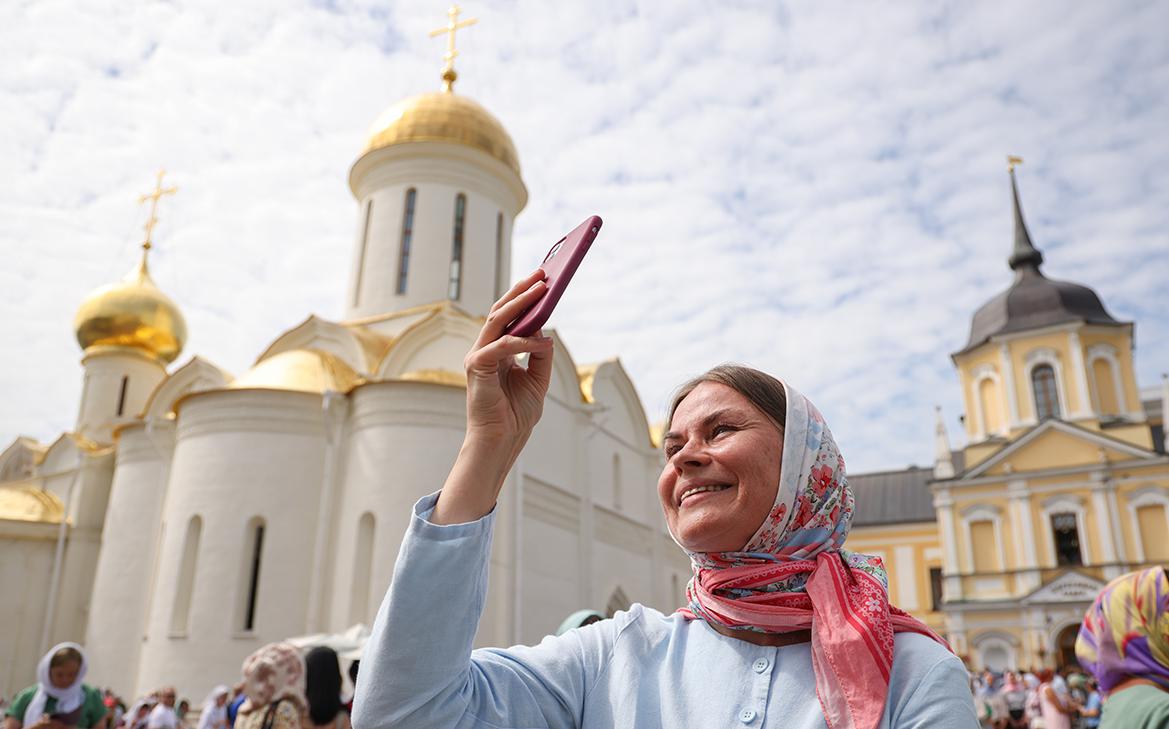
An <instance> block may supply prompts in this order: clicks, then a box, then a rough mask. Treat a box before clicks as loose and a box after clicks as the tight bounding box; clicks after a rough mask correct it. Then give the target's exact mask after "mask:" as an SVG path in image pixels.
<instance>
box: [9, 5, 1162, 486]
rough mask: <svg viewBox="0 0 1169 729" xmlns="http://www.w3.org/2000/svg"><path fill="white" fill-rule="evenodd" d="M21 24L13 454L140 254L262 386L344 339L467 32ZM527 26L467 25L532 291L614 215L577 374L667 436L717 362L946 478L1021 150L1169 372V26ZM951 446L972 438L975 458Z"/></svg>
mask: <svg viewBox="0 0 1169 729" xmlns="http://www.w3.org/2000/svg"><path fill="white" fill-rule="evenodd" d="M132 5H133V7H128V6H126V4H124V3H121V4H119V3H114V2H108V3H98V2H92V3H72V2H61V1H54V0H40V1H39V2H37V3H32V4H23V5H20V4H10V5H9V6H6V7H4V8H2V9H0V28H2V29H3V30H0V122H2V123H3V125H4V128H5V130H6V133H5V134H4V135H2V136H0V161H2V165H3V170H4V174H3V175H0V253H3V255H4V260H5V261H6V262H7V265H6V266H4V267H3V270H0V287H2V288H0V291H2V293H0V301H3V303H4V316H3V317H2V318H0V341H3V342H4V343H5V345H4V346H5V354H6V356H5V357H3V358H2V360H0V392H2V393H4V397H5V399H6V407H5V408H3V409H2V410H0V441H3V442H8V441H9V440H11V438H13V437H15V436H16V435H17V434H19V433H27V434H29V435H33V436H36V437H39V438H42V439H49V438H51V437H53V435H54V434H55V433H57V432H59V431H61V430H65V429H68V428H69V427H70V426H71V425H72V422H73V417H74V415H75V412H76V407H77V396H78V393H79V389H80V380H81V370H80V366H79V364H78V361H79V356H80V353H79V351H78V350H77V347H76V344H75V343H74V342H72V341H71V332H70V322H71V320H72V316H73V313H74V311H75V310H76V307H77V305H78V304H79V303H80V301H81V299H82V297H83V296H84V295H85V293H87V292H88V291H89V290H91V289H92V288H94V287H96V286H98V285H100V284H102V283H106V282H109V281H112V280H114V279H115V278H117V277H118V276H120V275H122V274H123V273H124V272H125V271H126V270H128V269H129V268H130V267H131V265H132V264H133V262H134V260H135V258H136V255H137V254H136V249H135V245H136V242H137V240H138V238H139V235H140V226H141V222H142V213H141V211H139V210H137V209H136V208H135V205H134V202H133V201H134V198H135V196H136V195H137V194H138V193H139V192H141V191H143V190H144V189H146V187H147V186H148V185H149V183H150V182H151V180H152V174H153V172H154V170H155V169H156V168H157V167H158V166H159V165H160V164H163V165H166V166H167V168H168V169H169V170H170V171H171V172H170V178H169V179H170V180H171V181H172V182H174V183H175V184H178V185H179V187H180V188H181V192H180V194H179V196H178V197H177V198H175V199H173V200H167V201H166V202H164V203H163V208H162V211H161V214H160V218H161V219H162V223H161V225H160V227H159V235H158V242H159V246H158V248H157V251H156V253H155V254H154V256H153V258H152V261H153V269H154V272H155V278H156V280H157V281H158V283H159V285H160V286H161V287H162V288H163V289H164V290H165V291H167V292H168V293H169V294H170V295H171V296H172V297H173V298H174V299H175V300H176V301H177V302H178V303H179V304H180V306H181V307H182V309H183V311H184V312H185V314H186V317H187V320H188V325H189V329H190V333H191V338H190V342H189V344H188V347H187V351H186V353H185V354H184V358H185V357H186V356H189V355H190V354H193V353H196V352H197V353H199V354H200V355H202V356H204V357H206V358H208V359H210V360H212V361H214V362H216V363H217V364H219V365H221V366H223V367H225V368H226V369H228V370H229V371H232V372H235V373H239V372H241V371H243V370H244V369H246V368H247V367H248V366H250V364H251V362H252V361H253V360H254V358H255V357H256V356H257V355H258V354H259V353H260V352H261V351H263V349H264V348H265V347H266V346H267V344H268V343H269V342H270V341H271V340H272V338H274V337H275V336H276V335H277V334H279V333H280V332H281V331H283V330H284V329H285V328H287V327H288V326H291V325H293V324H295V323H297V322H298V321H300V320H301V319H303V318H304V316H305V315H307V314H308V313H312V312H315V313H319V314H321V315H324V316H327V317H333V318H335V317H337V316H338V315H339V314H340V312H341V306H342V299H343V297H344V293H345V287H346V284H347V277H348V273H349V266H350V262H349V258H350V255H351V251H352V236H353V231H354V229H355V219H356V215H355V213H356V209H355V205H354V203H353V201H352V198H351V196H350V195H349V192H348V189H347V181H346V176H347V172H348V166H349V165H350V164H351V163H352V160H353V158H354V157H355V155H356V153H357V152H358V150H359V148H360V144H361V141H362V138H363V134H364V132H365V129H366V127H367V126H368V124H369V123H371V122H372V121H373V119H374V118H375V117H376V115H377V114H378V112H379V111H381V110H382V109H383V108H385V107H386V106H388V105H389V104H390V103H392V102H394V101H396V100H397V99H399V98H402V97H404V96H408V95H412V94H415V93H419V92H422V91H429V90H432V89H434V88H435V87H436V86H437V81H438V68H439V66H440V64H441V60H440V56H441V51H442V49H441V41H438V40H433V41H432V40H429V39H428V38H427V37H426V33H427V31H429V30H430V29H432V28H434V27H437V26H439V25H442V24H443V22H444V16H443V8H442V7H441V6H435V5H433V4H431V3H420V2H408V3H403V4H393V5H387V4H385V3H382V2H372V1H371V2H334V3H299V4H298V3H288V2H274V1H271V2H250V3H239V2H199V3H190V2H175V3H167V4H132ZM727 5H728V6H727V7H721V8H720V7H717V6H712V5H710V4H709V3H705V4H698V3H669V4H661V3H650V4H641V5H638V4H636V3H618V2H610V3H556V4H548V3H534V2H520V3H515V2H511V3H504V2H488V3H482V4H480V5H478V6H475V5H473V4H472V5H468V6H466V10H467V11H468V13H469V14H471V15H475V16H478V17H480V19H481V22H480V24H479V25H478V26H476V27H475V28H472V29H470V30H469V31H467V32H466V33H463V34H461V35H460V40H459V46H460V49H461V55H460V57H459V61H458V67H459V72H460V81H459V83H458V85H457V89H458V91H459V92H461V93H466V94H468V95H470V96H472V97H474V98H476V99H477V100H478V101H480V102H481V103H483V104H484V105H485V106H486V107H487V108H488V109H490V110H491V111H492V112H493V113H494V114H495V115H496V116H498V117H499V118H500V119H501V121H503V123H504V124H505V126H506V127H507V128H508V130H509V131H510V133H511V134H512V136H513V138H514V139H515V141H516V144H517V146H518V148H519V152H520V157H521V163H522V166H523V170H524V177H525V181H526V182H527V185H528V187H529V190H530V192H531V200H530V202H529V205H528V208H527V210H525V212H524V213H523V214H522V216H521V217H520V218H519V219H518V221H517V225H516V230H515V240H514V245H515V254H514V261H515V266H516V270H515V271H514V272H513V273H515V274H516V275H519V274H521V273H522V272H523V271H525V270H527V268H529V267H531V266H534V265H535V264H536V263H537V262H538V261H539V259H540V257H541V256H542V255H543V253H544V252H545V250H546V249H547V246H548V244H549V243H550V242H551V241H552V240H553V239H554V237H555V236H557V235H559V234H560V233H561V232H563V230H565V229H567V228H568V227H570V226H572V225H574V224H575V223H576V222H577V221H578V220H579V219H580V218H582V217H584V215H585V214H587V213H590V212H594V211H595V212H598V213H600V214H601V215H602V216H603V217H604V218H605V221H606V228H605V231H604V233H603V234H602V238H601V239H600V240H599V242H598V243H597V246H596V248H595V251H594V253H593V254H591V255H590V257H589V259H588V261H587V262H586V264H585V266H584V268H582V270H581V272H580V274H578V280H577V281H576V282H575V283H574V286H573V288H572V290H571V291H570V292H569V294H568V295H567V296H566V297H565V299H564V301H563V304H562V307H561V309H560V310H559V311H558V312H557V315H556V318H555V324H556V326H557V327H558V328H559V330H560V331H561V334H562V335H563V336H564V337H565V339H566V340H567V341H568V343H569V346H570V347H571V348H572V354H573V355H574V357H575V358H576V359H577V360H578V361H582V362H583V361H590V360H597V359H602V358H605V357H608V356H612V355H613V354H619V355H620V356H621V357H622V359H623V361H624V362H625V363H626V366H627V368H628V369H629V371H630V373H631V375H632V377H633V378H634V381H635V383H636V384H637V386H638V388H639V390H640V392H641V394H642V397H643V400H644V402H645V404H646V406H647V409H648V410H649V415H650V418H651V419H656V418H657V417H659V416H660V414H661V413H662V411H663V409H664V407H665V402H666V398H667V396H668V393H669V391H670V390H671V388H672V387H673V386H674V385H675V384H677V383H678V382H679V381H680V380H682V379H684V378H685V377H687V376H689V375H692V374H694V373H696V372H697V371H700V370H701V369H703V368H705V367H707V366H709V365H711V364H714V363H716V362H719V361H723V360H738V361H747V362H751V363H754V364H757V365H759V366H761V367H764V368H766V369H769V370H771V371H773V372H775V373H777V374H779V375H781V376H784V377H788V378H790V379H791V380H792V381H793V382H794V383H795V384H796V385H797V386H798V387H799V388H800V389H802V390H803V391H804V392H805V393H807V394H808V395H809V396H810V397H812V398H813V400H815V401H816V402H817V404H818V405H819V406H820V408H821V410H823V411H824V412H825V414H826V416H827V417H828V419H829V422H831V423H832V424H833V428H834V430H835V431H836V432H837V435H838V437H839V439H840V440H841V442H842V444H843V447H844V449H845V453H846V455H847V456H848V458H849V462H850V465H851V467H852V469H853V470H858V469H859V470H867V469H873V468H879V467H896V466H900V465H904V464H906V463H909V462H917V463H919V464H925V463H928V462H929V461H930V460H931V459H932V453H933V440H932V433H933V405H934V404H935V403H940V404H942V405H943V406H944V408H945V412H946V415H947V420H948V422H949V423H950V424H951V426H952V427H951V434H952V435H955V436H956V435H957V433H958V431H959V428H958V427H957V424H956V423H955V419H956V417H957V415H958V414H959V412H960V410H961V403H960V397H959V393H958V391H957V383H956V377H955V376H954V374H953V370H952V367H951V365H950V363H949V358H948V355H949V353H950V352H952V351H955V350H957V349H959V348H961V347H962V345H963V344H964V343H965V341H966V337H967V335H968V332H969V324H970V317H971V315H972V314H973V312H974V310H975V309H976V308H977V307H978V306H979V305H980V304H981V303H983V302H984V301H986V300H987V299H989V298H990V297H991V296H993V295H994V294H996V293H997V292H998V291H1000V290H1002V289H1003V288H1004V287H1005V286H1006V285H1007V284H1008V283H1009V281H1010V275H1009V271H1008V270H1007V268H1006V265H1005V259H1006V256H1007V254H1008V252H1009V247H1010V241H1011V235H1012V232H1011V218H1010V208H1009V197H1008V188H1007V180H1006V176H1005V173H1004V169H1003V168H1004V156H1005V155H1006V154H1007V153H1016V154H1022V155H1023V156H1025V157H1026V158H1027V160H1028V161H1027V164H1026V165H1025V166H1024V167H1023V168H1022V169H1021V171H1020V184H1021V187H1022V192H1023V199H1024V206H1025V212H1026V215H1027V219H1028V222H1029V224H1030V226H1031V232H1032V235H1033V237H1034V239H1035V241H1036V243H1037V244H1038V245H1039V246H1040V247H1041V248H1042V249H1043V250H1044V253H1045V255H1046V256H1047V261H1048V263H1047V265H1046V267H1045V271H1047V272H1048V273H1049V275H1051V276H1052V277H1055V278H1064V279H1070V280H1074V281H1078V282H1081V283H1085V284H1088V285H1091V286H1092V287H1093V288H1095V289H1096V290H1097V291H1098V292H1099V293H1100V295H1101V296H1102V298H1103V299H1104V301H1105V303H1106V305H1107V306H1108V307H1109V309H1110V311H1112V313H1113V314H1114V315H1116V316H1117V317H1118V318H1121V319H1131V320H1134V321H1136V322H1137V343H1138V348H1137V350H1136V364H1137V371H1138V377H1139V379H1140V381H1141V382H1142V383H1144V384H1145V385H1149V384H1151V383H1154V382H1155V381H1156V377H1157V375H1158V373H1159V372H1161V371H1162V370H1164V369H1166V363H1167V362H1169V309H1167V307H1165V305H1164V303H1163V302H1164V293H1163V288H1164V282H1165V281H1166V280H1167V279H1169V234H1166V232H1165V231H1166V230H1169V138H1167V137H1166V135H1165V134H1164V130H1165V129H1166V128H1167V127H1169V100H1167V99H1166V97H1165V95H1164V94H1163V93H1162V90H1163V88H1164V86H1165V82H1166V80H1167V78H1169V46H1166V44H1165V43H1164V42H1163V38H1162V35H1163V33H1162V29H1163V28H1165V27H1169V9H1166V7H1165V6H1164V4H1159V3H1153V2H1149V3H1137V2H1132V3H1121V4H1116V3H1113V4H1083V5H1073V6H1068V5H1067V4H1064V3H1057V2H1034V3H1026V4H1022V5H1020V4H1018V3H1005V2H1002V3H976V4H970V3H967V4H945V5H931V4H922V5H907V4H901V5H894V6H889V5H882V6H875V5H874V6H869V5H859V6H858V5H855V4H849V5H847V6H845V5H842V4H836V3H793V4H791V5H787V6H784V7H782V8H778V9H777V8H774V7H772V5H773V4H771V3H736V4H734V5H735V6H734V7H730V4H727ZM956 440H957V438H956Z"/></svg>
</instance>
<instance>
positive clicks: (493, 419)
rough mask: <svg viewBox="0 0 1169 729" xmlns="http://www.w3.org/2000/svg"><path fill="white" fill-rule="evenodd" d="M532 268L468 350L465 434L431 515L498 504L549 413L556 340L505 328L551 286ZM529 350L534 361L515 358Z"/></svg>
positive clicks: (471, 512)
mask: <svg viewBox="0 0 1169 729" xmlns="http://www.w3.org/2000/svg"><path fill="white" fill-rule="evenodd" d="M543 276H544V274H543V272H542V271H540V270H539V269H537V270H535V271H533V272H532V273H531V274H529V275H528V277H527V278H525V279H523V280H521V281H520V282H518V283H517V284H516V285H515V286H513V287H512V288H511V290H510V291H508V292H507V293H506V294H504V296H503V298H502V299H500V300H499V301H497V302H495V305H494V306H492V307H491V311H490V312H489V313H488V315H487V321H486V322H484V324H483V328H482V329H481V330H480V331H479V338H478V339H477V340H476V341H475V344H474V345H473V346H472V347H471V351H470V352H468V353H467V357H466V359H464V361H463V366H464V368H465V369H466V371H467V435H466V437H465V438H464V440H463V447H462V448H461V449H460V450H459V455H458V458H456V459H455V465H454V467H453V468H451V472H450V475H448V476H447V480H446V483H445V484H444V485H443V487H442V492H441V495H440V496H439V499H438V505H437V506H435V508H434V514H433V515H432V516H431V521H433V522H434V523H435V524H465V523H469V522H472V521H475V520H477V519H481V518H483V517H484V516H485V515H487V514H488V513H489V512H490V511H491V510H492V509H494V508H495V502H496V499H497V498H498V496H499V491H500V489H502V488H503V481H504V479H505V478H507V472H508V471H510V470H511V467H512V464H514V463H515V460H516V458H517V457H519V454H520V451H521V450H523V448H524V444H525V443H527V442H528V437H529V436H530V435H531V434H532V429H533V428H535V427H536V423H537V422H539V420H540V415H541V414H542V413H543V412H544V396H545V395H546V394H547V393H548V383H549V382H550V381H551V378H552V340H551V339H549V338H547V337H544V336H536V337H513V336H509V335H504V333H503V330H504V328H506V327H507V325H508V324H509V323H511V321H512V320H513V319H515V318H516V317H517V316H518V315H519V314H520V313H521V312H523V311H524V309H526V308H528V306H530V305H531V304H533V303H535V302H536V301H538V300H539V299H540V297H541V296H543V295H544V293H545V292H546V290H547V286H545V284H544V281H543ZM523 354H527V355H528V366H527V367H526V368H524V367H520V366H519V365H517V364H516V359H515V358H516V357H517V356H519V355H523Z"/></svg>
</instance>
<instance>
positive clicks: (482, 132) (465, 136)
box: [363, 91, 520, 175]
mask: <svg viewBox="0 0 1169 729" xmlns="http://www.w3.org/2000/svg"><path fill="white" fill-rule="evenodd" d="M410 142H448V143H453V144H463V145H466V146H468V147H473V148H474V149H478V150H480V151H482V152H486V153H487V154H489V155H491V156H492V157H494V158H495V159H497V160H499V161H500V162H502V163H504V164H505V165H507V166H508V167H509V168H511V170H512V172H515V173H516V174H517V175H518V174H520V161H519V155H518V154H516V148H515V144H514V143H513V142H512V141H511V137H510V136H508V134H507V131H505V130H504V128H503V125H502V124H500V123H499V120H498V119H496V118H495V117H494V116H492V115H491V112H489V111H487V110H486V109H484V108H483V107H482V106H480V105H479V104H478V103H476V102H474V101H472V100H471V99H468V98H467V97H465V96H460V95H458V94H455V93H454V92H452V91H437V92H434V93H430V94H420V95H418V96H412V97H410V98H408V99H403V100H402V101H399V102H398V103H397V104H394V105H393V106H391V107H390V108H389V109H386V111H384V112H382V114H381V116H379V117H378V118H377V121H375V122H374V123H373V126H372V127H370V132H369V137H368V138H367V140H366V143H365V149H364V150H363V154H365V153H368V152H372V151H374V150H375V149H382V148H385V147H392V146H394V145H397V144H407V143H410Z"/></svg>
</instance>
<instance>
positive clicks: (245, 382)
mask: <svg viewBox="0 0 1169 729" xmlns="http://www.w3.org/2000/svg"><path fill="white" fill-rule="evenodd" d="M360 380H361V377H360V376H359V375H358V374H357V373H356V372H354V371H353V368H352V367H350V366H349V365H347V364H345V362H344V361H342V360H341V359H340V358H338V357H336V356H334V355H332V354H329V353H328V352H319V351H317V350H313V349H292V350H289V351H287V352H281V353H280V354H278V355H275V356H273V357H269V358H268V359H265V360H263V361H261V362H257V363H256V365H255V366H254V367H252V368H251V369H250V370H248V371H247V372H245V373H244V374H243V375H241V376H240V377H239V378H238V379H236V380H235V381H234V382H232V383H231V384H230V385H229V386H228V387H229V388H230V389H232V390H296V391H298V392H313V393H323V392H325V391H326V390H333V391H334V392H349V391H350V390H352V389H353V386H354V385H356V384H357V383H358V382H360Z"/></svg>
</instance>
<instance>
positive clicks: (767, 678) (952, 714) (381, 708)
mask: <svg viewBox="0 0 1169 729" xmlns="http://www.w3.org/2000/svg"><path fill="white" fill-rule="evenodd" d="M436 499H437V494H433V495H431V496H427V497H425V498H423V499H422V500H420V501H419V502H418V503H417V504H416V505H415V506H414V518H413V519H412V521H411V524H410V527H409V529H408V530H407V533H406V537H405V539H404V540H403V542H402V548H401V551H400V552H399V555H398V562H397V564H396V565H395V567H394V578H393V582H392V583H391V585H390V589H389V590H388V591H387V593H386V597H385V600H384V601H383V602H382V606H381V609H380V610H379V611H378V615H377V620H376V621H375V623H374V627H373V633H372V635H371V636H370V638H369V642H368V643H367V644H366V647H365V652H364V655H363V656H362V659H361V675H360V677H359V679H358V682H357V695H356V700H355V701H354V704H353V726H354V727H355V729H390V727H394V728H395V729H406V728H413V727H442V728H443V729H449V728H451V727H517V728H519V727H523V728H525V729H527V728H529V727H530V728H535V727H548V728H552V727H580V728H581V729H594V728H595V729H602V728H604V729H610V728H611V727H639V728H644V727H670V728H674V727H742V728H743V729H756V728H759V727H783V729H824V727H825V723H824V716H823V713H822V712H821V710H820V705H819V702H818V701H817V699H816V689H815V682H814V679H813V675H812V659H811V653H810V650H809V644H807V643H803V644H797V645H790V646H784V647H782V648H775V647H767V646H757V645H753V644H751V643H747V642H746V641H741V640H736V639H734V638H727V637H726V636H723V635H721V634H719V633H716V632H715V631H714V630H712V629H711V628H710V627H709V626H708V625H707V624H706V623H705V622H702V621H700V620H691V621H688V620H684V619H683V618H681V617H679V616H677V615H662V614H661V613H659V612H657V611H656V610H653V609H651V608H647V607H644V606H642V605H634V606H633V607H632V608H630V610H629V611H628V612H622V613H618V614H617V615H616V616H615V617H614V618H613V619H611V620H603V621H601V622H599V623H594V624H592V625H588V626H585V627H584V628H579V629H577V630H572V631H569V632H568V633H566V634H565V635H563V636H560V637H558V638H557V637H548V638H545V639H544V640H543V641H542V642H541V643H540V644H539V645H536V646H514V647H512V648H508V649H499V648H485V649H478V650H472V649H471V645H472V641H473V640H474V638H475V630H476V628H477V627H478V625H479V617H480V615H481V613H482V612H483V605H484V599H485V597H486V593H487V563H488V557H489V554H490V550H491V532H492V527H493V524H494V521H495V515H494V513H492V514H488V515H487V516H485V517H483V518H482V519H480V520H478V521H475V522H472V523H469V524H455V525H448V526H440V525H436V524H431V523H430V522H429V521H427V518H428V517H429V516H430V513H431V511H432V510H433V509H434V503H435V501H436ZM881 726H882V727H899V728H900V727H921V728H922V729H925V728H926V727H928V728H929V729H976V728H977V727H978V720H977V719H976V718H975V714H974V704H973V701H972V699H971V696H970V691H969V688H968V684H967V673H966V670H965V668H964V667H963V665H962V662H961V661H959V660H958V658H956V657H955V656H954V655H953V654H951V653H949V652H947V651H946V650H945V649H944V648H942V647H941V646H940V645H938V644H937V643H935V642H933V641H932V640H930V639H929V638H926V637H924V636H920V635H916V634H909V633H903V634H898V635H897V636H896V638H895V648H894V660H893V672H892V676H891V679H890V683H889V700H888V703H887V704H886V706H885V717H884V720H883V721H882V723H881Z"/></svg>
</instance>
